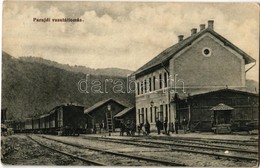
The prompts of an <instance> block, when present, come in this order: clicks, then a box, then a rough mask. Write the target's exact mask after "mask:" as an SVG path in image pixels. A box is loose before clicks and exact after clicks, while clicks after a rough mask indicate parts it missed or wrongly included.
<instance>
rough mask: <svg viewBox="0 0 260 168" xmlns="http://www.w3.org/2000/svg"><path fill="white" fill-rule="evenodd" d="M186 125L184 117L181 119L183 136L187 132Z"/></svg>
mask: <svg viewBox="0 0 260 168" xmlns="http://www.w3.org/2000/svg"><path fill="white" fill-rule="evenodd" d="M187 124H188V121H187V120H186V118H185V117H183V120H182V127H183V131H184V134H186V131H187Z"/></svg>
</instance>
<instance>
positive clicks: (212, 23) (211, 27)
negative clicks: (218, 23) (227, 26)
mask: <svg viewBox="0 0 260 168" xmlns="http://www.w3.org/2000/svg"><path fill="white" fill-rule="evenodd" d="M208 28H209V29H212V30H213V29H214V20H209V21H208Z"/></svg>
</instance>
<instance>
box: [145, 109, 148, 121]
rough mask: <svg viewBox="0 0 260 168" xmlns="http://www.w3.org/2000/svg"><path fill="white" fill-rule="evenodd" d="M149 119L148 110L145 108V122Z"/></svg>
mask: <svg viewBox="0 0 260 168" xmlns="http://www.w3.org/2000/svg"><path fill="white" fill-rule="evenodd" d="M146 121H148V110H147V108H145V122H146Z"/></svg>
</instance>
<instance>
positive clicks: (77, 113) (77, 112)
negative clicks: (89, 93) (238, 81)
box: [14, 104, 85, 135]
mask: <svg viewBox="0 0 260 168" xmlns="http://www.w3.org/2000/svg"><path fill="white" fill-rule="evenodd" d="M17 125H18V123H17ZM19 125H20V126H16V127H15V128H14V130H15V132H24V133H44V134H59V135H76V134H77V135H78V134H80V133H83V132H84V125H85V117H84V107H82V106H76V105H72V104H67V105H60V106H57V107H55V108H53V109H52V110H51V111H50V112H49V113H47V114H44V115H41V116H39V117H35V118H27V119H26V120H25V121H24V122H19ZM21 126H23V127H21Z"/></svg>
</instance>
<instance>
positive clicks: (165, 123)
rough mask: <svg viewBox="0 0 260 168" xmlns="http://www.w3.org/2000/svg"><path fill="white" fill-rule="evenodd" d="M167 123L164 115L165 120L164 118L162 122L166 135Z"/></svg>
mask: <svg viewBox="0 0 260 168" xmlns="http://www.w3.org/2000/svg"><path fill="white" fill-rule="evenodd" d="M167 125H168V122H167V118H166V117H165V120H164V123H163V128H164V132H165V135H168V131H167Z"/></svg>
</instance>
